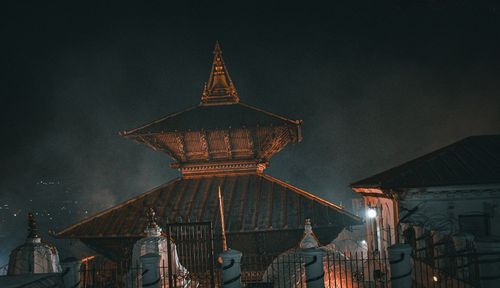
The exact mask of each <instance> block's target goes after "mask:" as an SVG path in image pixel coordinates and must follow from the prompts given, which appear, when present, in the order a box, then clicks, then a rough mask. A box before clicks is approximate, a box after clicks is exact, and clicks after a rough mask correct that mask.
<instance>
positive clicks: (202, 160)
mask: <svg viewBox="0 0 500 288" xmlns="http://www.w3.org/2000/svg"><path fill="white" fill-rule="evenodd" d="M301 123H302V121H301V120H293V119H288V118H285V117H282V116H279V115H276V114H274V113H270V112H267V111H265V110H263V109H260V108H256V107H254V106H251V105H248V104H244V103H242V102H241V101H240V97H239V95H238V92H237V90H236V87H235V84H234V83H233V81H232V79H231V77H230V76H229V72H228V69H227V67H226V64H225V62H224V60H223V58H222V50H221V48H220V46H219V44H218V43H217V44H216V47H215V50H214V58H213V63H212V68H211V72H210V76H209V79H208V82H207V83H206V84H205V86H204V88H203V92H202V95H201V102H200V103H199V104H198V105H195V106H193V107H191V108H188V109H186V110H184V111H181V112H178V113H174V114H171V115H168V116H166V117H163V118H160V119H158V120H155V121H153V122H150V123H148V124H145V125H142V126H140V127H138V128H134V129H130V130H126V131H123V132H121V133H120V135H121V136H123V137H125V138H127V139H131V140H134V141H136V142H139V143H142V144H145V145H147V146H148V147H150V148H151V149H154V150H156V151H160V152H163V153H165V154H167V155H168V156H169V157H170V158H172V160H173V163H172V164H171V166H172V168H174V169H178V170H179V171H180V174H181V176H180V177H178V178H176V179H173V180H171V181H170V182H168V183H166V184H164V185H161V186H160V187H157V188H154V189H152V190H150V191H148V192H146V193H144V194H141V195H139V196H137V197H135V198H132V199H130V200H128V201H125V202H123V203H121V204H119V205H117V206H115V207H112V208H110V209H108V210H105V211H103V212H101V213H98V214H97V215H95V216H92V217H90V218H87V219H85V220H83V221H81V222H80V223H77V224H75V225H72V226H70V227H68V228H66V229H64V230H62V231H60V232H59V233H58V234H57V236H58V237H60V238H71V239H80V240H81V241H83V242H84V243H85V244H87V245H88V246H89V247H91V248H92V249H94V250H95V251H97V252H99V253H101V254H103V255H104V256H106V257H108V258H110V259H112V260H113V261H128V260H127V259H130V256H131V255H130V254H131V253H130V251H131V249H132V246H133V244H134V243H135V242H136V241H137V240H138V239H140V238H142V237H144V229H145V225H146V224H145V223H147V221H146V220H145V216H144V215H145V214H146V213H145V211H147V210H148V209H150V208H153V209H154V210H155V211H156V216H157V223H158V225H159V226H160V227H163V225H166V224H167V223H172V222H176V221H178V222H201V221H210V222H211V223H212V224H213V227H214V230H215V235H218V233H220V232H219V231H220V230H221V227H220V216H219V208H218V207H219V206H218V198H217V191H218V187H220V188H221V190H222V194H223V199H224V200H223V201H224V215H225V219H226V227H225V228H226V233H227V239H228V244H229V247H231V248H233V249H237V250H240V251H242V252H243V253H244V255H256V254H259V255H262V254H267V255H279V254H280V253H282V252H283V251H286V250H288V249H290V248H292V247H294V246H296V245H297V243H298V241H299V240H300V239H301V237H302V234H303V231H304V223H305V219H308V218H309V219H311V222H310V223H313V227H314V231H315V235H316V237H317V239H318V241H319V242H320V243H325V244H326V243H330V242H331V241H332V240H333V239H335V238H336V236H337V234H338V233H339V232H340V231H341V230H342V229H343V228H345V227H348V226H350V225H357V224H359V223H360V219H359V218H358V217H356V216H354V215H352V214H351V213H349V212H347V211H345V210H344V209H343V208H342V207H340V206H338V205H335V204H333V203H331V202H329V201H326V200H324V199H321V198H319V197H317V196H315V195H313V194H311V193H309V192H306V191H304V190H302V189H300V188H297V187H295V186H293V185H291V184H288V183H286V182H284V181H281V180H278V179H276V178H273V177H272V176H269V175H267V174H265V173H264V170H265V169H266V167H267V166H268V165H269V160H270V159H271V157H272V156H273V155H274V154H276V153H278V152H279V151H281V150H282V149H283V148H284V147H286V146H287V145H288V144H290V143H298V142H300V141H301V139H302V136H301ZM214 246H215V250H219V251H220V249H221V243H220V242H219V241H218V239H217V237H216V241H215V245H214ZM181 256H182V255H181ZM244 257H245V256H244Z"/></svg>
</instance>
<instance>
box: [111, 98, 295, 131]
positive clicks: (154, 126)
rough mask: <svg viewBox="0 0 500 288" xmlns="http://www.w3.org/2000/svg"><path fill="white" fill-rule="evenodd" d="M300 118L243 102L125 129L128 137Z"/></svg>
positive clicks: (275, 123) (292, 123)
mask: <svg viewBox="0 0 500 288" xmlns="http://www.w3.org/2000/svg"><path fill="white" fill-rule="evenodd" d="M301 123H302V121H301V120H291V119H287V118H285V117H283V116H279V115H276V114H274V113H271V112H268V111H265V110H263V109H260V108H257V107H254V106H251V105H248V104H244V103H241V102H238V103H231V104H223V105H222V104H221V105H203V104H200V105H196V106H193V107H190V108H188V109H185V110H183V111H181V112H177V113H173V114H170V115H168V116H165V117H162V118H160V119H158V120H155V121H152V122H150V123H147V124H145V125H143V126H141V127H138V128H135V129H131V130H128V131H124V132H122V133H121V135H122V136H125V137H133V136H139V135H149V134H156V133H165V132H185V131H201V130H218V129H228V128H255V127H268V126H284V125H289V126H299V125H300V124H301Z"/></svg>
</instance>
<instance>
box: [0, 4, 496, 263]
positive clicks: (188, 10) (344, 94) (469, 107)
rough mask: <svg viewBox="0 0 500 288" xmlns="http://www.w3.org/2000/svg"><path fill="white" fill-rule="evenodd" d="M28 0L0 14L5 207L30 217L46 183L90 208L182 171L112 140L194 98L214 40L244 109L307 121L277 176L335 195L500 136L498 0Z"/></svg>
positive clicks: (343, 197) (341, 197) (274, 170)
mask: <svg viewBox="0 0 500 288" xmlns="http://www.w3.org/2000/svg"><path fill="white" fill-rule="evenodd" d="M14 2H16V3H14ZM18 2H21V1H12V3H11V4H2V6H3V7H2V8H1V9H0V11H1V12H0V23H1V27H0V29H1V42H0V43H1V47H0V51H1V58H0V59H1V67H2V69H1V72H0V73H1V77H0V81H1V83H0V95H1V102H0V103H1V106H0V107H1V113H0V120H1V122H0V123H1V124H0V125H1V131H2V141H1V144H0V145H1V148H2V149H1V150H0V151H2V152H1V153H0V155H1V156H0V157H1V159H0V160H1V163H0V169H1V172H2V173H1V176H0V197H1V198H0V199H2V201H6V200H5V199H12V200H9V201H14V202H15V203H17V204H18V205H20V207H23V205H24V204H23V203H24V202H25V201H27V199H29V198H30V197H32V196H33V195H34V194H36V193H41V192H40V191H37V190H36V189H33V183H36V182H37V181H40V180H41V179H49V178H51V179H64V181H69V182H71V183H78V185H81V187H82V188H81V193H79V194H78V195H74V197H75V199H83V200H86V201H91V202H92V203H95V206H93V207H92V208H93V211H92V212H95V211H96V210H100V209H102V208H104V207H108V206H111V205H112V204H116V203H117V202H119V201H122V200H125V199H127V198H129V197H131V196H132V195H137V194H139V193H142V192H144V191H146V190H148V189H151V188H153V187H155V186H157V185H159V184H162V183H163V182H166V181H167V180H169V179H171V178H173V177H175V176H176V175H177V174H178V173H177V172H176V171H174V170H172V169H170V168H169V163H170V160H169V158H168V157H167V156H166V155H163V154H160V153H157V152H153V151H151V150H150V149H148V148H147V147H146V146H142V145H138V144H135V143H133V142H132V141H130V140H125V139H122V138H120V137H119V136H118V134H117V133H118V131H121V130H124V129H128V128H133V127H136V126H138V125H139V124H142V123H144V122H148V121H150V120H154V119H157V118H159V117H161V116H163V115H165V114H169V113H171V112H175V111H178V110H181V109H183V108H185V107H188V106H191V105H193V104H196V103H198V102H199V98H200V94H201V91H202V87H203V83H204V82H205V81H206V80H207V78H208V73H209V70H210V65H211V60H212V59H211V57H212V49H213V45H214V42H215V40H216V39H218V40H219V41H220V42H221V44H222V49H223V51H224V57H225V60H226V63H227V65H228V69H229V72H230V74H231V76H232V78H233V80H234V82H235V84H236V87H237V89H238V91H239V94H240V96H241V99H242V101H243V102H246V103H249V104H253V105H256V106H258V107H262V108H265V109H267V110H269V111H273V112H276V113H278V114H283V115H285V116H288V117H290V118H294V119H303V120H304V125H303V136H304V140H303V142H302V143H300V144H298V145H293V146H289V147H287V148H285V149H284V150H283V151H282V152H281V153H279V154H278V155H276V156H275V157H274V158H273V159H272V161H271V167H270V168H269V169H268V170H267V173H269V174H271V175H273V176H275V177H278V178H281V179H283V180H286V181H288V182H290V183H292V184H295V185H297V186H299V187H301V188H304V189H306V190H309V191H311V192H313V193H316V194H317V195H320V196H323V197H325V198H326V199H328V200H332V201H335V202H340V201H343V202H344V203H345V204H348V203H349V202H350V200H349V199H350V198H351V197H352V196H353V193H352V192H350V189H349V188H348V184H349V183H351V182H353V181H355V180H359V179H360V178H364V177H366V176H370V175H372V174H374V173H376V172H378V171H381V170H383V169H386V168H390V167H391V166H394V165H396V164H399V163H402V162H404V161H407V160H410V159H411V158H414V157H417V156H419V155H421V154H423V153H426V152H429V151H432V150H434V149H436V148H439V147H441V146H444V145H446V144H449V143H451V142H454V141H456V140H459V139H461V138H463V137H466V136H469V135H477V134H493V133H499V131H500V93H499V91H500V65H499V64H500V56H499V55H500V52H499V51H500V5H499V4H498V3H497V2H496V1H472V0H470V1H469V0H456V1H452V0H448V1H437V0H436V1H433V0H419V1H412V0H407V1H403V0H401V1H329V2H335V3H336V4H335V5H331V6H321V5H319V4H316V5H314V4H313V3H312V2H309V1H308V2H303V3H302V4H303V5H306V4H307V5H308V7H302V6H293V5H290V4H289V3H288V2H283V3H281V4H269V3H267V4H265V5H264V4H257V3H256V2H253V1H241V2H242V3H246V4H245V6H243V5H237V4H235V3H232V4H231V3H228V4H224V5H223V4H214V3H212V2H191V1H187V2H185V3H186V4H184V6H182V7H180V6H171V5H169V4H167V2H168V1H149V4H145V3H144V2H145V1H137V2H136V3H128V4H125V3H124V2H122V1H120V2H115V3H111V2H107V4H103V3H100V4H95V5H91V4H89V2H88V1H81V2H74V1H72V3H71V4H69V2H70V1H65V2H60V3H53V4H47V3H38V4H22V3H18ZM40 2H45V1H40ZM50 2H52V1H50ZM100 2H105V1H100ZM176 2H177V1H176ZM181 2H182V1H181ZM78 3H79V4H78ZM22 212H23V213H25V212H26V211H22ZM0 228H2V227H0ZM47 228H48V227H44V229H47ZM7 233H8V234H9V235H12V236H13V237H17V238H19V237H23V235H24V233H25V232H24V230H22V229H18V230H16V231H8V232H7ZM3 234H4V235H5V231H4V233H3ZM0 264H1V263H0Z"/></svg>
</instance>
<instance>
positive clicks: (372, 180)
mask: <svg viewBox="0 0 500 288" xmlns="http://www.w3.org/2000/svg"><path fill="white" fill-rule="evenodd" d="M499 163H500V135H482V136H471V137H467V138H465V139H462V140H460V141H457V142H455V143H452V144H450V145H447V146H445V147H443V148H440V149H438V150H436V151H433V152H430V153H428V154H425V155H423V156H420V157H418V158H416V159H413V160H411V161H408V162H405V163H403V164H401V165H398V166H396V167H393V168H391V169H388V170H386V171H383V172H381V173H378V174H375V175H373V176H370V177H368V178H365V179H363V180H360V181H357V182H354V183H352V184H351V185H350V187H351V188H353V189H355V188H378V189H395V190H397V189H406V188H419V187H441V186H456V185H480V184H500V173H495V172H494V170H495V169H496V171H499V172H500V164H499ZM492 171H493V172H492ZM495 175H497V177H496V178H495Z"/></svg>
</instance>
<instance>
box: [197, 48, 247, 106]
mask: <svg viewBox="0 0 500 288" xmlns="http://www.w3.org/2000/svg"><path fill="white" fill-rule="evenodd" d="M239 101H240V98H239V96H238V93H237V92H236V88H235V87H234V84H233V81H232V80H231V77H230V76H229V72H228V71H227V68H226V64H225V63H224V59H222V49H221V48H220V44H219V41H216V42H215V48H214V60H213V63H212V70H211V72H210V77H209V78H208V82H207V84H206V85H205V87H204V89H203V94H202V96H201V103H202V104H204V105H218V104H233V103H238V102H239Z"/></svg>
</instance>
